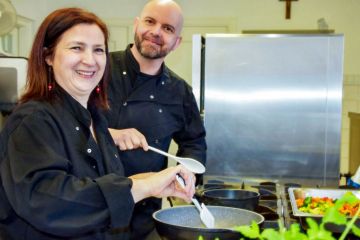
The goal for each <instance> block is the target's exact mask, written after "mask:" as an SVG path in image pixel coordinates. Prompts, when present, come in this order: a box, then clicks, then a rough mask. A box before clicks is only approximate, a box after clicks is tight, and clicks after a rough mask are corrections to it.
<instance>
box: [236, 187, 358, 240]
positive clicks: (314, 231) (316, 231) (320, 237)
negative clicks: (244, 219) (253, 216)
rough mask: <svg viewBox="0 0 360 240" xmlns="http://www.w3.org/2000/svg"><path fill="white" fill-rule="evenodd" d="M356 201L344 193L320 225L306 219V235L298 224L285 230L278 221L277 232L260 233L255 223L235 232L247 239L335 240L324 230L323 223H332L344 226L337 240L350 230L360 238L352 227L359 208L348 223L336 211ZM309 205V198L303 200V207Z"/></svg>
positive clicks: (354, 197)
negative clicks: (345, 204)
mask: <svg viewBox="0 0 360 240" xmlns="http://www.w3.org/2000/svg"><path fill="white" fill-rule="evenodd" d="M356 201H358V199H357V198H356V196H354V195H353V194H352V193H351V192H349V193H346V194H344V196H342V197H341V198H339V199H338V200H337V201H336V202H335V205H334V206H332V207H330V208H328V209H327V211H326V212H325V215H324V217H323V218H322V221H321V223H320V224H318V223H317V222H316V221H315V220H314V219H312V218H307V219H306V222H307V224H308V226H309V228H308V229H307V231H306V234H304V233H302V232H301V228H300V225H299V224H297V223H294V224H292V225H291V226H290V228H289V229H286V228H284V226H282V224H281V222H280V221H279V230H275V229H265V230H264V231H262V232H260V229H259V226H258V225H257V224H256V223H255V222H253V223H252V224H251V225H250V226H240V227H236V229H235V230H236V231H239V232H240V233H241V234H242V235H244V236H245V237H247V238H251V239H260V240H336V239H335V238H334V237H333V236H332V232H330V231H328V230H326V229H325V223H334V224H338V225H345V226H346V228H345V230H344V232H343V233H342V234H341V236H340V238H339V240H344V239H346V236H347V234H349V232H350V231H351V230H352V232H353V234H354V235H356V236H358V237H360V228H358V227H356V226H355V225H354V223H355V221H356V219H357V218H358V216H359V214H360V208H359V210H358V211H357V212H356V214H355V216H354V217H353V218H352V219H351V220H350V221H349V220H348V218H346V217H345V216H344V215H342V214H340V213H339V211H338V209H339V208H340V207H341V206H342V205H343V204H344V203H346V202H347V203H354V202H356ZM309 203H311V198H310V199H308V198H305V200H304V205H308V204H309Z"/></svg>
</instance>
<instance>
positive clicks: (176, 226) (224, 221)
mask: <svg viewBox="0 0 360 240" xmlns="http://www.w3.org/2000/svg"><path fill="white" fill-rule="evenodd" d="M207 207H208V209H209V210H210V212H211V213H212V214H213V215H214V217H215V228H206V227H205V225H203V223H202V222H201V220H200V217H199V213H198V212H197V210H196V208H195V207H194V206H177V207H172V208H166V209H162V210H159V211H157V212H155V213H154V214H153V218H154V220H155V227H156V230H157V232H158V234H159V235H160V237H161V238H162V239H166V240H170V239H176V240H188V239H198V237H199V236H200V235H201V236H202V237H203V238H204V239H215V238H216V237H218V238H219V239H221V240H227V239H236V240H238V239H240V238H241V237H243V236H242V235H241V234H240V233H239V232H236V231H234V230H232V228H233V227H235V226H241V225H250V224H251V223H252V221H255V222H256V223H257V224H258V225H261V224H262V223H263V221H264V217H263V216H261V215H260V214H258V213H255V212H252V211H249V210H245V209H239V208H231V207H223V206H207Z"/></svg>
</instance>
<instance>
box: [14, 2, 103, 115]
mask: <svg viewBox="0 0 360 240" xmlns="http://www.w3.org/2000/svg"><path fill="white" fill-rule="evenodd" d="M82 23H85V24H96V25H97V26H98V27H99V28H100V29H101V31H102V32H103V34H104V38H105V51H106V66H105V70H104V75H103V77H102V79H101V80H100V82H99V87H100V89H101V91H100V92H99V93H97V92H96V90H95V89H94V90H93V91H92V93H91V94H90V97H89V103H94V104H96V106H98V107H100V108H102V109H108V108H109V105H108V102H107V91H106V89H107V83H108V81H109V79H110V75H109V74H110V67H109V66H110V65H109V64H110V63H109V48H108V40H109V31H108V28H107V27H106V24H105V23H104V22H103V21H102V20H101V19H100V18H99V17H97V16H96V15H95V14H93V13H91V12H88V11H86V10H84V9H81V8H63V9H58V10H56V11H54V12H52V13H51V14H50V15H48V16H47V17H46V18H45V20H44V21H43V22H42V23H41V25H40V27H39V29H38V31H37V33H36V36H35V39H34V43H33V46H32V49H31V52H30V56H29V60H28V70H27V81H26V88H25V92H24V94H23V95H22V97H21V99H20V103H24V102H27V101H30V100H40V101H41V100H46V101H50V100H51V99H52V97H53V96H52V95H53V94H52V93H51V91H49V90H48V82H49V81H51V79H49V75H50V74H49V69H48V68H49V67H48V65H47V63H46V61H45V59H46V57H48V56H52V55H53V54H54V51H55V47H56V45H57V44H58V42H59V40H60V38H61V36H62V35H63V34H64V32H66V31H67V30H69V29H70V28H72V27H74V26H75V25H77V24H82ZM50 78H52V76H51V75H50ZM53 84H55V83H53ZM56 87H57V86H56ZM56 87H55V88H56ZM52 91H54V90H52Z"/></svg>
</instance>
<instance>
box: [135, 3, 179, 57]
mask: <svg viewBox="0 0 360 240" xmlns="http://www.w3.org/2000/svg"><path fill="white" fill-rule="evenodd" d="M181 28H182V15H181V13H180V12H179V11H178V10H177V9H174V7H173V6H171V5H170V6H169V5H156V4H153V5H151V4H150V5H149V6H147V7H145V9H144V10H143V12H142V14H141V16H140V18H137V19H136V22H135V36H134V38H135V39H134V41H135V46H136V48H137V50H138V52H139V53H140V54H141V55H142V56H143V57H144V58H148V59H158V58H164V57H165V56H166V55H168V54H169V53H170V52H171V51H173V50H175V49H176V48H177V46H178V45H179V43H180V41H181V37H180V32H181Z"/></svg>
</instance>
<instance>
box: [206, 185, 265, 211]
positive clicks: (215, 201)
mask: <svg viewBox="0 0 360 240" xmlns="http://www.w3.org/2000/svg"><path fill="white" fill-rule="evenodd" d="M201 198H202V201H203V202H204V203H205V204H208V205H215V206H227V207H234V208H243V209H248V210H251V211H253V210H254V209H255V208H256V207H257V205H258V204H259V198H260V194H259V193H258V192H254V191H248V190H243V189H210V190H205V191H204V192H203V193H202V196H201Z"/></svg>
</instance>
